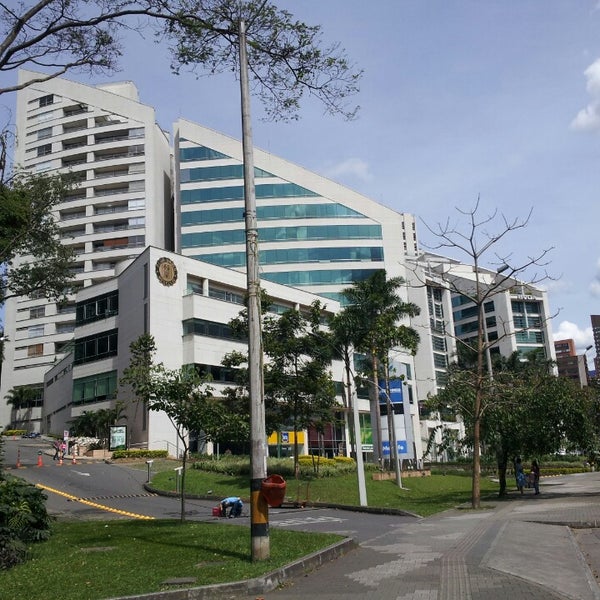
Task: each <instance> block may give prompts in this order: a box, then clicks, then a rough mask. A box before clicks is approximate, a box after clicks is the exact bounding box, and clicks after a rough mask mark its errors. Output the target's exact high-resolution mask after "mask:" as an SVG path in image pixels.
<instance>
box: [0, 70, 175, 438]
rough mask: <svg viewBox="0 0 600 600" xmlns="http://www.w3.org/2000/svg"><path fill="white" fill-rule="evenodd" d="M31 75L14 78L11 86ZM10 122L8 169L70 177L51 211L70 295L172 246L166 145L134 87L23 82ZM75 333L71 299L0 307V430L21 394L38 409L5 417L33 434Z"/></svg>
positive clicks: (22, 301) (18, 300)
mask: <svg viewBox="0 0 600 600" xmlns="http://www.w3.org/2000/svg"><path fill="white" fill-rule="evenodd" d="M37 76H38V74H37V73H33V72H30V71H21V72H20V75H19V81H20V83H23V82H26V81H33V80H35V79H36V77H37ZM16 114H17V123H16V125H17V141H16V147H15V164H17V165H19V166H20V167H23V168H25V169H27V170H29V171H31V172H34V173H41V172H45V173H56V172H66V171H71V172H73V173H74V174H75V175H76V176H77V178H78V180H79V184H78V186H77V187H76V188H75V189H73V191H72V192H71V193H70V194H69V195H68V196H67V197H65V198H64V201H63V202H62V203H61V204H59V205H58V206H57V207H56V212H55V217H56V219H57V220H58V222H59V225H60V231H61V239H62V241H63V242H64V243H65V244H68V245H69V246H71V247H72V248H73V250H74V252H75V254H76V255H77V261H76V263H75V266H74V273H75V280H74V283H75V287H76V288H81V287H87V286H89V285H91V284H93V283H98V282H101V281H104V280H107V279H110V278H111V277H113V276H114V274H115V267H116V265H117V264H118V263H119V262H120V261H122V260H125V259H129V258H131V257H134V256H137V255H138V254H139V253H140V252H142V251H143V250H144V248H145V247H146V246H148V245H154V246H156V247H159V248H166V249H172V248H173V206H172V201H171V181H170V180H171V166H170V165H171V159H170V146H169V139H168V137H167V135H166V134H165V133H164V132H163V131H162V130H161V129H160V128H159V127H158V125H157V124H156V122H155V116H154V109H153V108H151V107H149V106H146V105H144V104H142V103H140V102H139V99H138V92H137V89H136V87H135V85H134V84H133V83H130V82H125V83H114V84H107V85H100V86H89V85H84V84H81V83H75V82H73V81H69V80H66V79H61V78H56V79H50V80H48V81H45V82H43V83H32V84H31V85H29V86H28V87H26V88H24V89H22V90H20V91H19V92H18V93H17V113H16ZM24 260H26V258H25V259H24ZM74 326H75V304H74V300H73V299H72V298H71V300H70V301H68V302H66V303H63V304H56V303H54V302H48V301H47V300H46V299H45V298H43V297H42V298H31V297H25V298H16V299H9V300H7V302H6V307H5V319H4V333H5V336H6V337H7V338H8V341H7V342H5V346H4V348H5V360H4V368H3V372H2V382H1V387H0V424H1V425H3V426H4V425H6V424H8V423H9V422H10V421H11V414H10V407H8V406H7V405H6V402H5V400H4V397H5V395H6V394H7V393H8V391H9V390H11V389H12V388H13V387H19V386H29V387H32V388H34V389H36V390H38V391H39V397H40V403H39V404H40V406H39V407H35V408H34V409H33V411H30V412H28V414H26V415H22V414H19V411H16V413H17V414H13V415H12V417H13V421H17V422H18V421H19V420H20V421H21V422H22V423H23V424H24V425H25V423H24V422H25V421H26V422H27V425H26V426H27V427H30V428H35V429H39V424H37V423H36V421H39V419H40V417H41V398H42V392H43V381H44V373H45V372H46V371H47V370H48V369H49V368H50V367H51V366H52V365H53V364H54V363H55V362H56V361H57V360H59V359H61V358H62V357H63V356H64V355H65V352H66V351H68V350H69V349H70V348H71V346H72V344H71V341H72V338H73V329H74Z"/></svg>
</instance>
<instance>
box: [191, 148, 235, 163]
mask: <svg viewBox="0 0 600 600" xmlns="http://www.w3.org/2000/svg"><path fill="white" fill-rule="evenodd" d="M219 158H231V157H230V156H227V155H226V154H222V153H221V152H217V151H216V150H213V149H212V148H207V147H205V146H195V147H193V148H181V149H180V150H179V160H180V161H181V162H189V161H194V160H215V159H219Z"/></svg>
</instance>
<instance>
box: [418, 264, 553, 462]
mask: <svg viewBox="0 0 600 600" xmlns="http://www.w3.org/2000/svg"><path fill="white" fill-rule="evenodd" d="M411 273H412V275H411V286H410V288H411V290H412V292H411V299H412V300H413V301H414V302H415V303H417V304H419V305H420V306H423V300H422V299H419V295H421V297H422V296H423V295H424V294H426V295H427V307H428V310H427V312H426V313H425V314H423V313H422V314H421V317H419V319H420V322H421V325H422V327H423V329H422V330H423V331H424V335H422V340H421V346H420V348H419V351H418V352H417V356H416V357H415V364H416V367H417V380H418V385H419V387H420V389H421V390H423V389H426V390H427V395H435V394H436V393H438V391H439V390H440V389H443V387H444V385H445V383H446V373H447V371H446V367H447V366H448V364H450V363H452V362H456V361H457V360H458V354H457V350H458V347H459V346H460V344H461V343H464V344H467V345H468V346H470V347H472V348H474V347H476V345H477V344H476V340H477V336H478V333H479V309H478V306H477V304H476V303H475V302H473V298H474V297H476V282H477V280H479V285H480V286H481V287H480V289H481V291H482V292H483V293H485V292H487V291H488V290H489V289H490V288H492V287H493V288H494V289H495V290H496V291H495V292H494V293H493V294H491V295H490V296H489V297H488V298H486V299H485V301H484V302H483V306H482V309H483V312H484V320H483V332H482V333H483V339H484V341H485V340H487V341H488V342H489V344H490V345H489V349H490V350H489V354H488V353H486V372H487V371H488V370H489V372H490V373H492V374H493V367H492V363H493V357H494V355H495V354H501V355H502V356H505V357H508V356H510V355H512V354H513V353H515V352H516V353H518V355H519V357H520V358H521V359H522V360H526V359H527V355H528V354H529V353H530V352H532V351H538V352H542V354H543V356H544V357H546V358H547V359H549V360H554V344H553V343H552V329H551V321H550V310H549V306H548V298H547V294H546V292H545V291H543V290H541V289H539V288H536V287H535V286H533V285H530V284H526V283H524V282H521V281H518V280H516V279H514V278H510V277H506V276H505V275H503V273H502V272H497V271H493V270H490V269H486V268H479V269H478V270H477V271H476V270H475V269H474V267H473V266H471V265H466V264H463V263H461V262H459V261H457V260H453V259H450V258H448V257H443V256H439V255H436V254H433V253H423V254H420V255H419V256H418V257H417V258H416V259H415V260H414V268H413V269H412V272H411ZM424 316H426V317H427V318H429V323H428V324H427V323H424V322H423V318H424ZM431 360H433V364H430V363H429V361H431ZM432 375H433V376H432ZM422 378H425V379H426V381H423V380H422ZM444 418H445V419H446V418H448V415H445V416H444ZM441 423H442V421H441V420H440V415H435V414H430V413H426V412H423V414H422V419H421V431H422V437H423V439H424V440H425V439H429V437H430V436H432V435H435V436H436V438H437V441H438V442H439V441H440V440H439V438H440V435H441V434H440V432H439V425H441ZM444 427H445V428H446V429H454V430H456V431H457V434H458V435H459V437H460V435H461V433H462V424H461V423H460V421H450V422H445V423H444ZM433 458H435V456H434V457H433Z"/></svg>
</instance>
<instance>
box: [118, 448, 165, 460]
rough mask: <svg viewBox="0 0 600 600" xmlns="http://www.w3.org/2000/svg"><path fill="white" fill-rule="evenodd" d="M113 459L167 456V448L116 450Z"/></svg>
mask: <svg viewBox="0 0 600 600" xmlns="http://www.w3.org/2000/svg"><path fill="white" fill-rule="evenodd" d="M112 457H113V460H115V459H119V458H167V457H168V452H167V451H166V450H115V451H114V452H113V455H112Z"/></svg>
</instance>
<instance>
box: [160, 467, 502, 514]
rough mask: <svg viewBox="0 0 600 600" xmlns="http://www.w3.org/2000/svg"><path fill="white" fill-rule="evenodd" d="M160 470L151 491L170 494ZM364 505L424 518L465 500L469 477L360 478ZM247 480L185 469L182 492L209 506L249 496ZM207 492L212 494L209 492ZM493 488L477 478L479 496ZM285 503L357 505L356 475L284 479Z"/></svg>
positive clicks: (168, 477) (170, 477)
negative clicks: (364, 491)
mask: <svg viewBox="0 0 600 600" xmlns="http://www.w3.org/2000/svg"><path fill="white" fill-rule="evenodd" d="M164 468H165V469H166V470H161V466H160V465H158V466H157V468H156V471H158V472H155V473H154V474H153V476H152V487H154V488H156V489H159V490H167V491H175V489H176V485H177V482H176V475H175V473H174V471H173V465H172V463H171V464H169V465H168V466H166V467H164ZM365 485H366V489H367V502H368V505H369V506H374V507H383V508H396V509H401V510H405V511H408V512H411V513H415V514H418V515H421V516H429V515H432V514H435V513H438V512H440V511H442V510H446V509H448V508H453V507H455V506H458V505H460V504H464V503H468V502H470V500H471V478H470V477H469V476H468V475H432V476H430V477H405V478H403V479H402V489H401V488H399V487H398V486H397V485H396V481H395V480H386V481H374V480H373V479H372V476H371V473H368V472H367V473H366V475H365ZM249 487H250V482H249V479H248V478H247V477H239V476H231V475H224V474H220V473H213V472H206V471H199V470H197V469H189V470H188V471H187V473H186V484H185V488H186V493H188V494H193V495H199V496H208V495H210V496H214V498H215V504H216V502H217V501H218V500H220V499H221V498H224V497H225V496H231V495H237V496H240V497H242V498H248V496H249ZM209 491H210V492H212V493H211V494H209ZM497 492H498V484H497V483H495V482H493V481H491V480H490V479H489V478H487V477H482V478H481V497H482V498H488V499H489V498H493V497H494V496H495V494H496V493H497ZM286 500H287V501H291V502H305V501H307V502H325V503H334V504H347V505H353V506H358V505H359V497H358V483H357V476H356V474H345V475H339V476H337V477H324V478H322V479H312V480H301V481H296V480H293V479H292V480H288V481H287V489H286Z"/></svg>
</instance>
